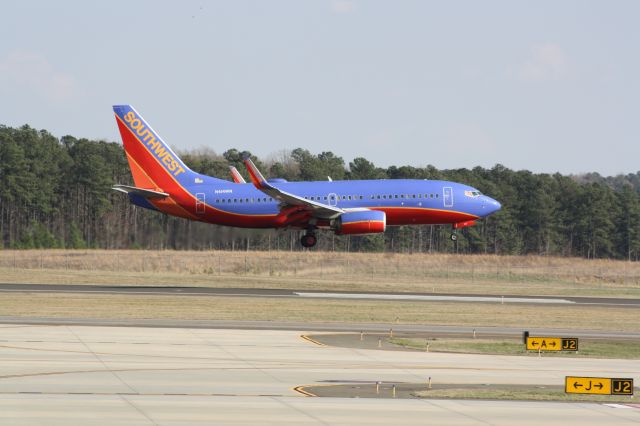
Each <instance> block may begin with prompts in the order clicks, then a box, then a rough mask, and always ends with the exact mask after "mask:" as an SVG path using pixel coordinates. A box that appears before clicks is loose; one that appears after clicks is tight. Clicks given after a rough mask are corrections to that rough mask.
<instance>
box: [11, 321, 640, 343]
mask: <svg viewBox="0 0 640 426" xmlns="http://www.w3.org/2000/svg"><path fill="white" fill-rule="evenodd" d="M0 324H9V325H11V324H13V325H20V324H22V325H47V326H86V327H96V326H98V327H123V328H127V327H137V328H188V329H212V330H215V329H224V330H276V331H291V330H294V331H295V330H305V332H350V333H359V332H361V331H362V332H364V333H388V332H389V330H390V329H393V330H394V332H400V333H414V334H415V333H438V334H447V335H451V336H454V335H457V336H460V335H462V336H473V332H474V331H475V332H476V335H477V337H483V336H495V337H497V336H522V332H523V331H525V330H524V329H522V328H511V327H475V328H474V327H462V326H438V325H423V324H398V323H393V324H390V323H386V324H383V323H347V322H327V323H322V322H295V321H290V322H289V321H225V320H176V319H166V320H164V319H99V318H97V319H93V318H45V317H9V316H0ZM527 331H529V333H530V334H531V335H532V336H536V335H537V336H543V335H554V336H555V335H564V336H571V337H584V338H594V339H601V338H604V339H608V338H611V339H616V340H624V339H640V330H639V331H638V332H619V331H616V332H612V331H602V330H575V329H563V328H528V329H527Z"/></svg>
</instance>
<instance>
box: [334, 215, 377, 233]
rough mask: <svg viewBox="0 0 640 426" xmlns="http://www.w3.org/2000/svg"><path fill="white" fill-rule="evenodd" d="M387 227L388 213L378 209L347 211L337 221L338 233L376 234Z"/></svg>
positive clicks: (336, 228)
mask: <svg viewBox="0 0 640 426" xmlns="http://www.w3.org/2000/svg"><path fill="white" fill-rule="evenodd" d="M386 228H387V215H386V214H385V213H384V212H380V211H377V210H365V211H357V212H346V213H344V214H342V216H340V217H339V218H337V219H336V221H335V228H334V229H335V232H336V234H338V235H347V234H351V235H353V234H375V233H378V232H384V230H385V229H386Z"/></svg>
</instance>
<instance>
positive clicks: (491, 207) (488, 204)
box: [482, 196, 502, 216]
mask: <svg viewBox="0 0 640 426" xmlns="http://www.w3.org/2000/svg"><path fill="white" fill-rule="evenodd" d="M483 201H484V202H483V203H482V207H483V209H484V211H485V214H486V215H487V216H488V215H490V214H493V213H495V212H497V211H499V210H500V209H501V208H502V204H500V203H499V202H498V201H496V200H494V199H493V198H491V197H487V196H485V198H484V200H483Z"/></svg>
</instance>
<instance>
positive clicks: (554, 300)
mask: <svg viewBox="0 0 640 426" xmlns="http://www.w3.org/2000/svg"><path fill="white" fill-rule="evenodd" d="M0 292H19V293H29V292H34V293H38V292H40V293H95V294H130V295H159V296H163V295H164V296H194V297H197V296H199V297H204V296H225V297H286V298H315V299H351V300H354V299H360V300H396V301H422V302H460V303H507V304H509V303H518V304H554V305H558V304H560V305H594V306H617V307H627V308H640V299H626V298H607V297H575V296H562V297H560V296H518V295H494V294H486V295H479V294H451V293H375V292H358V293H352V292H344V291H331V292H325V291H307V290H295V289H255V288H214V287H189V286H128V285H117V286H116V285H86V284H85V285H82V284H0Z"/></svg>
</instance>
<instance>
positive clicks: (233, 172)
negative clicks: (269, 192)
mask: <svg viewBox="0 0 640 426" xmlns="http://www.w3.org/2000/svg"><path fill="white" fill-rule="evenodd" d="M229 171H230V172H231V176H232V177H233V181H234V182H235V183H247V181H246V180H244V178H243V177H242V175H241V174H240V172H239V171H238V169H236V168H235V167H233V166H229Z"/></svg>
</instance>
